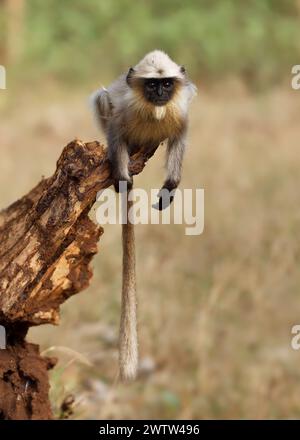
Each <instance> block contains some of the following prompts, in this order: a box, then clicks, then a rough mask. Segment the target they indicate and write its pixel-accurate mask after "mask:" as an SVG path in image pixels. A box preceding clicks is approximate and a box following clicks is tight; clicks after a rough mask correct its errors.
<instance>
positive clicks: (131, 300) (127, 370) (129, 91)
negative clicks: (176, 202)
mask: <svg viewBox="0 0 300 440" xmlns="http://www.w3.org/2000/svg"><path fill="white" fill-rule="evenodd" d="M195 94H196V87H195V85H194V84H192V83H191V82H190V81H189V79H188V77H187V74H186V71H185V68H184V67H183V66H179V65H178V64H176V63H175V62H174V61H172V60H171V58H170V57H169V56H168V55H167V54H166V53H164V52H162V51H159V50H155V51H153V52H150V53H148V54H147V55H146V56H145V57H144V58H143V59H142V60H141V61H140V62H139V63H138V64H137V65H136V66H135V67H133V68H132V67H131V68H130V69H129V71H128V72H127V73H125V74H123V75H122V76H121V77H119V78H118V79H117V80H116V81H115V82H113V83H112V84H111V85H110V86H109V87H108V88H107V89H106V88H101V89H100V90H97V91H96V92H95V93H94V94H93V95H92V106H93V109H94V112H95V116H96V119H97V122H98V123H100V126H101V127H102V129H103V131H104V133H105V135H106V138H107V144H108V159H109V161H110V163H111V169H112V178H113V182H114V186H115V189H116V191H117V192H119V191H121V192H122V185H121V184H120V186H119V183H120V182H126V184H127V187H126V185H125V187H126V189H127V190H130V189H131V188H132V184H133V180H132V176H131V175H130V173H129V170H128V164H129V161H130V156H131V155H132V154H133V152H136V151H137V150H138V149H139V148H140V147H143V148H149V149H153V148H154V147H157V146H158V145H159V144H160V143H162V142H163V141H165V140H166V141H167V158H166V168H167V176H166V180H165V182H164V184H163V187H162V189H161V191H160V192H159V194H158V197H159V201H158V203H157V204H156V205H154V207H155V208H156V209H160V210H161V209H164V208H166V207H167V206H168V205H169V204H170V203H171V202H172V200H173V196H174V191H175V189H176V188H177V186H178V184H179V182H180V178H181V167H182V159H183V155H184V150H185V146H186V131H187V120H188V107H189V104H190V101H191V99H192V97H193V96H194V95H195ZM123 185H124V184H123ZM123 188H124V187H123ZM162 190H164V191H162ZM166 191H167V192H168V194H169V197H167V198H166V197H165V196H164V194H165V193H166ZM125 199H126V203H127V206H125V208H126V211H127V213H128V210H129V209H130V206H131V203H132V202H129V201H128V194H125ZM166 199H167V200H166ZM123 207H124V206H123ZM122 242H123V281H122V311H121V323H120V340H119V344H120V348H119V350H120V353H119V365H120V376H121V379H123V380H130V379H133V378H135V376H136V372H137V366H138V342H137V316H136V315H137V312H136V275H135V243H134V225H133V224H132V223H131V222H130V221H129V220H128V216H127V222H126V224H123V228H122Z"/></svg>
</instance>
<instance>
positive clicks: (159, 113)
mask: <svg viewBox="0 0 300 440" xmlns="http://www.w3.org/2000/svg"><path fill="white" fill-rule="evenodd" d="M166 111H167V109H166V107H165V106H156V107H154V117H155V119H157V120H158V121H160V120H162V119H163V118H164V117H165V116H166Z"/></svg>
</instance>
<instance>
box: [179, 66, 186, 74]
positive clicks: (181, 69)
mask: <svg viewBox="0 0 300 440" xmlns="http://www.w3.org/2000/svg"><path fill="white" fill-rule="evenodd" d="M180 72H181V73H183V75H185V73H186V70H185V67H184V66H180Z"/></svg>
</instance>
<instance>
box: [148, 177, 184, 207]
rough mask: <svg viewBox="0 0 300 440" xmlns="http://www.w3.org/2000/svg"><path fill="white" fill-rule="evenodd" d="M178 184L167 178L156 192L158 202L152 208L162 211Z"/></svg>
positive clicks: (172, 197)
mask: <svg viewBox="0 0 300 440" xmlns="http://www.w3.org/2000/svg"><path fill="white" fill-rule="evenodd" d="M177 186H178V184H177V183H176V182H174V181H172V180H167V181H166V182H165V183H164V186H163V187H162V188H161V190H160V191H159V193H158V202H157V203H155V204H154V205H152V208H154V209H158V210H159V211H162V210H163V209H166V208H167V207H168V206H170V205H171V203H172V202H173V200H174V195H175V191H176V188H177Z"/></svg>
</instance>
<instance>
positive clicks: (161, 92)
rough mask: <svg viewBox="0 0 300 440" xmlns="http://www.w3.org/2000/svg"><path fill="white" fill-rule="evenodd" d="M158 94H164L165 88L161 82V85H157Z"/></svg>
mask: <svg viewBox="0 0 300 440" xmlns="http://www.w3.org/2000/svg"><path fill="white" fill-rule="evenodd" d="M157 94H158V96H162V94H163V88H162V85H161V84H159V86H158V87H157Z"/></svg>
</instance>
